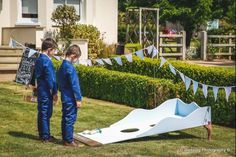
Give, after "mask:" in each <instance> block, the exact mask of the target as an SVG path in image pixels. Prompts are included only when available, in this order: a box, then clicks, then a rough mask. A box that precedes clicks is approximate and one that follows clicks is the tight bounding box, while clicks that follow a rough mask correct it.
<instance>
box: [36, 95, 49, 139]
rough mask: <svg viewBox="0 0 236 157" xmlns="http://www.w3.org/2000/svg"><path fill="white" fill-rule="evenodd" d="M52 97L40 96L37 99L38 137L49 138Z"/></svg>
mask: <svg viewBox="0 0 236 157" xmlns="http://www.w3.org/2000/svg"><path fill="white" fill-rule="evenodd" d="M52 102H53V100H52V98H40V99H39V101H38V132H39V137H40V139H43V140H46V139H49V138H50V118H51V117H52V110H53V104H52Z"/></svg>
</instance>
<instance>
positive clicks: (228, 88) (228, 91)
mask: <svg viewBox="0 0 236 157" xmlns="http://www.w3.org/2000/svg"><path fill="white" fill-rule="evenodd" d="M224 89H225V98H226V100H227V102H228V101H229V95H230V93H231V87H224Z"/></svg>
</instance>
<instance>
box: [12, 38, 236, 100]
mask: <svg viewBox="0 0 236 157" xmlns="http://www.w3.org/2000/svg"><path fill="white" fill-rule="evenodd" d="M17 45H20V46H22V47H23V48H27V47H25V46H24V45H22V44H20V43H19V42H17V41H16V40H14V39H12V38H10V42H9V47H12V48H16V46H17ZM29 49H30V48H29ZM145 49H146V50H147V53H148V54H149V55H151V54H152V58H153V57H155V56H157V55H158V50H157V49H156V47H155V46H154V45H151V46H148V47H147V48H145ZM143 50H144V49H142V50H138V51H136V52H135V53H134V54H136V55H137V56H138V57H139V58H140V59H141V60H144V51H143ZM35 53H38V52H37V51H35V50H33V49H30V52H29V55H28V57H31V56H33V55H34V54H35ZM54 58H56V59H57V60H61V59H60V58H58V57H55V56H54ZM125 58H126V59H127V61H128V62H133V54H132V53H130V54H126V55H125ZM113 59H114V60H115V61H116V62H117V64H119V65H120V66H122V65H123V63H122V59H121V57H114V58H113ZM160 60H161V63H160V65H159V68H161V67H162V66H163V65H164V64H165V63H167V60H166V59H165V58H164V57H160ZM95 61H96V62H97V63H98V64H99V65H104V62H105V63H106V64H109V65H112V62H111V59H110V58H102V59H95ZM103 61H104V62H103ZM86 62H87V65H88V66H92V65H93V64H92V60H91V59H87V60H86ZM168 64H169V69H170V72H171V73H172V74H174V75H176V76H177V72H178V74H179V76H180V78H181V79H182V81H183V82H184V84H185V87H186V91H188V89H189V87H190V85H191V83H192V85H193V94H196V92H197V89H198V88H199V84H201V87H202V92H203V95H204V97H205V98H207V96H208V88H212V90H213V94H214V99H215V101H216V100H217V97H218V91H219V89H224V91H225V97H226V101H228V100H229V96H230V94H231V92H232V88H235V86H212V85H207V84H203V83H200V82H197V81H196V80H193V79H191V78H189V77H188V76H186V75H184V74H183V73H182V72H180V71H179V70H178V69H176V68H175V67H174V66H173V65H171V64H170V63H168Z"/></svg>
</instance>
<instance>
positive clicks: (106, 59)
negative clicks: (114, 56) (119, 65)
mask: <svg viewBox="0 0 236 157" xmlns="http://www.w3.org/2000/svg"><path fill="white" fill-rule="evenodd" d="M103 60H104V61H105V62H106V63H107V64H109V65H112V63H111V60H110V58H105V59H103Z"/></svg>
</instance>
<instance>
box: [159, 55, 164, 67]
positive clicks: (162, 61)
mask: <svg viewBox="0 0 236 157" xmlns="http://www.w3.org/2000/svg"><path fill="white" fill-rule="evenodd" d="M160 59H161V64H160V67H162V66H163V65H164V64H165V62H166V59H165V58H164V57H161V58H160ZM160 67H159V68H160Z"/></svg>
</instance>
